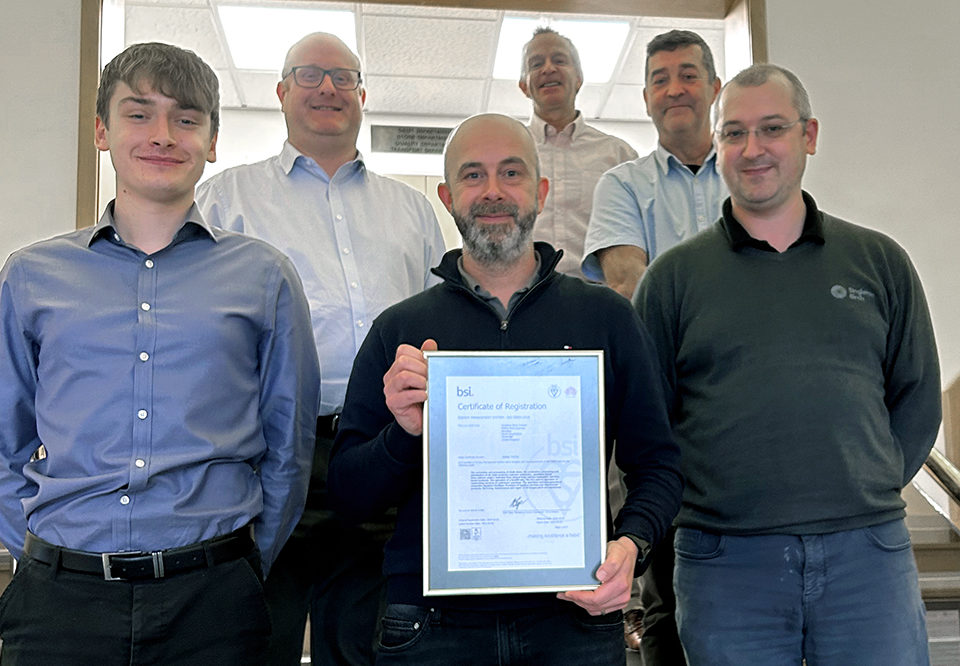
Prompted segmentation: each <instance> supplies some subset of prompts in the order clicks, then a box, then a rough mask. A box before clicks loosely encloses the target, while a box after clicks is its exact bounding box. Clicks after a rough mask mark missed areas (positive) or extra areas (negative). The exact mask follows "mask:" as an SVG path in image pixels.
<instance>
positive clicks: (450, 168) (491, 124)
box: [443, 113, 540, 183]
mask: <svg viewBox="0 0 960 666" xmlns="http://www.w3.org/2000/svg"><path fill="white" fill-rule="evenodd" d="M478 139H479V141H478ZM485 142H490V143H494V142H496V143H503V142H516V145H517V146H522V147H523V150H521V151H519V152H520V153H521V154H518V155H517V156H516V157H519V158H521V159H523V160H524V161H525V162H526V163H527V165H529V166H530V167H531V169H532V170H533V172H534V174H535V175H536V177H537V179H538V180H539V178H540V156H539V155H538V154H537V146H536V144H534V142H533V137H531V136H530V132H529V131H528V130H527V128H526V127H525V126H524V125H523V123H521V122H520V121H518V120H516V119H514V118H510V117H509V116H504V115H501V114H499V113H481V114H479V115H476V116H471V117H469V118H467V119H466V120H464V121H463V122H462V123H460V124H459V125H457V126H456V127H455V128H454V129H453V131H452V132H450V134H449V135H448V136H447V141H446V143H445V144H444V146H443V177H444V180H446V181H447V182H448V183H450V182H452V177H453V174H454V169H459V165H458V164H457V160H459V159H460V158H461V157H462V153H463V151H464V147H465V146H473V145H474V144H476V143H480V144H482V143H485Z"/></svg>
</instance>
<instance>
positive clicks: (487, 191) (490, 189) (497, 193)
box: [482, 176, 503, 201]
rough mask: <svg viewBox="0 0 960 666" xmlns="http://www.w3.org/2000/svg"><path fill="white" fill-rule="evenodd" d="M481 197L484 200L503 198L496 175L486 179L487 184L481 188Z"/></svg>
mask: <svg viewBox="0 0 960 666" xmlns="http://www.w3.org/2000/svg"><path fill="white" fill-rule="evenodd" d="M482 197H483V199H484V200H486V201H500V200H501V199H503V188H502V187H501V184H500V179H499V178H498V177H496V176H494V177H492V178H488V179H487V186H486V187H485V188H484V190H483V194H482Z"/></svg>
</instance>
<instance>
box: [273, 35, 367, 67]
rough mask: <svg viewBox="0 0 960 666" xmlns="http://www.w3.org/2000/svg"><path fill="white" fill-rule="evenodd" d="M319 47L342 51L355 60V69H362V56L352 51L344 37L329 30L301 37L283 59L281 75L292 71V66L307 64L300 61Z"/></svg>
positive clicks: (353, 64)
mask: <svg viewBox="0 0 960 666" xmlns="http://www.w3.org/2000/svg"><path fill="white" fill-rule="evenodd" d="M317 48H323V49H334V50H339V51H342V52H343V54H344V55H346V56H347V57H348V59H349V60H352V61H353V62H352V64H351V65H350V66H351V67H353V68H354V69H362V68H361V67H360V57H359V56H358V55H357V54H356V53H354V52H353V51H351V50H350V47H349V46H347V45H346V43H344V41H343V40H342V39H340V38H339V37H337V36H336V35H332V34H330V33H328V32H314V33H310V34H309V35H307V36H305V37H303V38H302V39H300V41H298V42H297V43H296V44H294V45H293V46H291V47H290V49H289V50H288V51H287V57H286V58H284V59H283V71H282V73H281V76H284V77H285V76H286V75H287V73H288V72H289V71H290V68H291V67H296V66H297V65H302V64H307V63H305V62H300V61H301V60H303V59H304V58H306V57H308V56H309V54H310V53H311V51H313V50H315V49H317Z"/></svg>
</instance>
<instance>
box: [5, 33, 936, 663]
mask: <svg viewBox="0 0 960 666" xmlns="http://www.w3.org/2000/svg"><path fill="white" fill-rule="evenodd" d="M582 83H583V75H582V71H581V69H580V64H579V56H578V54H577V51H576V49H575V47H574V46H573V44H572V43H571V42H570V41H569V40H568V39H566V38H564V37H563V36H561V35H559V34H557V33H556V32H554V31H552V30H538V31H537V32H536V33H535V34H534V36H533V38H532V39H531V40H530V41H529V42H528V43H527V44H526V45H525V47H524V50H523V68H522V74H521V79H520V84H519V85H520V88H521V90H522V91H523V92H524V93H525V94H526V95H527V96H528V97H530V99H531V100H532V104H533V110H534V114H533V118H532V119H531V121H530V123H529V126H524V125H523V124H522V123H520V122H518V121H516V120H513V119H511V118H507V117H505V116H501V115H497V114H483V115H480V116H474V117H472V118H469V119H467V120H466V121H464V122H463V123H461V124H460V125H459V126H458V127H457V128H455V129H454V130H453V131H452V132H451V135H450V137H449V138H448V140H447V145H446V147H445V150H444V182H443V183H442V184H441V185H440V187H439V191H438V194H439V196H440V199H441V201H442V202H443V204H444V206H445V207H446V208H447V210H448V211H449V212H450V214H451V215H452V216H453V218H454V221H455V222H456V224H457V228H458V230H459V231H460V233H461V236H462V238H463V247H462V249H455V250H451V251H449V252H446V253H444V248H443V241H442V238H441V235H440V232H439V228H438V225H437V220H436V218H435V216H434V213H433V212H432V208H431V206H430V204H429V203H428V202H427V201H426V199H425V198H424V197H423V196H422V195H420V194H419V193H416V192H415V191H413V190H412V189H410V188H408V187H406V186H404V185H402V184H399V183H397V182H395V181H392V180H390V179H387V178H383V177H381V176H378V175H377V174H374V173H372V172H370V171H369V170H368V169H367V168H366V166H365V163H364V161H363V157H362V155H361V154H360V153H359V152H358V151H357V147H356V143H357V136H358V133H359V130H360V125H361V116H362V109H363V104H364V101H365V98H366V90H365V89H364V87H363V80H362V72H361V66H360V61H359V59H358V57H357V56H356V54H354V53H353V52H351V51H350V49H349V48H347V47H346V46H345V45H344V44H343V43H342V42H341V41H340V40H339V39H337V38H335V37H333V36H331V35H326V34H313V35H308V36H307V37H305V38H303V39H302V40H301V41H299V42H298V43H297V44H295V45H294V46H293V47H291V49H290V51H289V52H288V54H287V57H286V60H285V62H284V66H283V71H282V72H281V80H280V82H279V83H278V85H277V95H278V97H279V99H280V101H281V105H282V109H283V114H284V117H285V120H286V124H287V130H288V134H287V141H286V142H285V144H284V146H283V150H282V151H281V153H280V154H279V155H278V156H276V157H273V158H270V159H268V160H265V161H263V162H260V163H258V164H253V165H248V166H242V167H236V168H234V169H229V170H227V171H225V172H223V173H221V174H218V175H217V176H215V177H213V178H211V179H210V180H208V181H207V182H205V183H204V184H203V185H201V186H200V188H199V189H197V190H196V192H195V187H196V184H197V182H198V181H199V179H200V175H201V173H202V170H203V166H204V162H206V161H211V162H212V161H213V160H214V159H215V156H216V151H215V149H216V141H217V130H218V120H219V109H218V107H219V101H218V93H217V80H216V76H215V75H214V74H213V72H212V71H211V70H210V68H209V67H208V66H207V65H206V64H204V63H203V62H202V61H201V60H200V59H199V58H197V57H196V56H195V55H194V54H192V53H190V52H187V51H183V50H181V49H178V48H176V47H172V46H168V45H162V44H139V45H135V46H132V47H130V48H128V49H127V50H126V51H124V52H123V53H122V54H120V55H119V56H117V57H116V58H115V59H114V60H113V61H111V62H110V64H108V65H107V67H106V68H105V69H104V72H103V76H102V79H101V84H100V90H99V93H98V104H97V123H96V142H97V146H98V147H99V148H100V149H101V150H104V151H109V152H110V156H111V159H112V160H113V163H114V166H115V168H116V172H117V196H116V199H115V200H114V201H113V202H111V204H110V205H108V207H107V209H106V210H105V212H104V214H103V216H102V217H101V219H100V222H99V223H98V224H97V225H96V226H94V227H93V228H92V229H83V230H79V231H76V232H73V233H70V234H66V235H64V236H60V237H57V238H54V239H51V240H48V241H42V242H40V243H37V244H35V245H32V246H30V247H28V248H25V249H23V250H20V251H18V252H16V253H14V254H13V255H11V257H10V258H9V259H8V260H7V262H6V263H5V265H4V267H3V269H2V272H0V326H2V336H3V337H2V341H0V461H2V466H0V492H2V495H3V497H4V501H3V502H2V503H0V516H2V519H0V541H2V542H3V543H4V544H5V545H6V546H7V547H8V548H9V549H10V551H11V552H12V553H13V554H14V555H15V557H17V559H18V560H19V566H18V569H17V573H16V575H15V577H14V579H13V581H12V582H11V584H10V585H9V586H8V588H7V590H6V591H5V592H4V594H3V596H2V598H0V637H2V640H3V646H2V657H3V660H4V663H5V664H6V663H10V664H18V663H21V664H35V663H178V664H179V663H184V664H186V663H197V664H200V663H237V664H241V663H250V664H260V663H270V664H292V663H299V659H300V651H301V647H302V643H303V632H304V624H305V621H306V617H307V614H308V613H309V616H310V619H311V656H312V659H313V661H314V663H323V664H365V663H372V662H373V661H374V660H376V661H377V663H382V664H447V663H478V664H486V663H490V664H541V663H550V664H553V663H556V664H563V663H570V664H581V663H590V664H622V663H623V662H624V644H623V640H624V630H623V627H624V623H623V613H622V609H624V608H625V607H626V606H627V604H628V602H629V600H630V596H631V588H632V584H633V580H634V577H635V576H636V575H638V574H640V573H642V572H645V571H648V572H649V573H645V574H644V580H643V585H642V589H643V595H642V601H643V607H644V609H645V611H644V612H645V617H644V619H643V628H644V631H645V635H644V639H643V642H642V644H641V645H642V648H643V658H644V660H645V663H646V664H648V665H649V664H677V663H683V662H684V659H686V660H687V661H688V662H689V663H691V664H770V663H800V662H801V661H802V660H803V659H806V661H807V663H811V664H814V663H816V664H848V663H876V664H885V663H889V664H924V663H927V661H928V659H929V658H928V656H927V643H926V629H925V621H924V609H923V604H922V601H921V600H920V596H919V589H918V583H917V572H916V567H915V565H914V564H913V560H912V553H911V550H910V541H909V535H908V534H907V532H906V528H905V527H904V522H903V516H904V504H903V501H902V500H901V498H900V491H901V490H902V488H903V486H904V485H905V484H906V483H908V482H909V480H910V478H911V477H912V476H913V474H914V473H915V472H916V471H917V469H918V468H919V467H920V465H921V464H922V462H923V460H924V459H925V457H926V454H927V452H928V451H929V449H930V447H931V446H932V443H933V440H934V437H935V435H936V432H937V428H938V425H939V420H940V380H939V371H938V362H937V356H936V347H935V342H934V340H933V334H932V328H931V324H930V320H929V314H928V312H927V307H926V303H925V301H924V297H923V292H922V289H921V286H920V283H919V280H918V278H917V276H916V273H915V271H914V270H913V268H912V266H911V264H910V262H909V259H908V258H907V256H906V254H905V253H904V251H903V250H902V249H901V248H900V247H899V246H897V245H896V244H895V243H894V242H893V241H891V240H890V239H888V238H887V237H885V236H883V235H881V234H879V233H876V232H873V231H868V230H866V229H864V228H861V227H857V226H855V225H853V224H850V223H848V222H844V221H842V220H839V219H837V218H835V217H833V216H831V215H828V214H826V213H823V212H821V211H819V209H818V208H817V206H816V203H815V202H814V200H813V198H812V197H811V196H810V195H809V194H808V193H806V192H804V191H803V190H802V189H801V180H802V175H803V171H804V166H805V163H806V158H807V155H812V154H813V153H814V152H815V149H816V142H817V135H818V130H819V123H818V121H817V120H816V119H815V118H814V117H813V114H812V110H811V108H810V102H809V99H808V97H807V94H806V91H805V90H804V88H803V85H802V84H801V83H800V81H799V80H797V78H796V77H795V76H794V75H793V74H792V73H790V72H789V71H787V70H785V69H783V68H780V67H776V66H773V65H755V66H753V67H750V68H748V69H747V70H745V71H743V72H741V73H740V74H738V75H737V76H736V77H734V78H733V79H732V80H731V81H730V82H728V83H727V84H726V86H724V87H723V88H722V89H721V82H720V80H719V78H718V77H717V74H716V71H715V67H714V65H713V59H712V56H711V54H710V50H709V48H708V46H707V45H706V44H705V43H704V42H703V40H702V39H700V38H699V37H698V36H697V35H695V34H694V33H691V32H687V31H670V32H668V33H665V34H664V35H660V36H658V37H657V38H655V39H654V40H652V41H651V42H650V44H649V45H648V48H647V64H646V86H645V89H644V100H645V102H646V106H647V111H648V113H649V115H650V117H651V119H652V120H653V123H654V125H655V126H656V128H657V131H658V137H659V143H658V146H657V148H656V150H654V152H653V153H651V154H650V155H648V156H645V157H642V158H639V159H638V158H636V153H634V152H633V150H632V149H631V148H630V147H629V146H628V145H627V144H625V143H624V142H623V141H621V140H620V139H616V138H614V137H611V136H608V135H605V134H603V133H601V132H599V131H598V130H596V129H595V128H592V127H590V126H589V125H587V124H586V123H584V119H583V117H582V116H581V114H580V113H579V112H578V111H577V110H576V105H575V99H576V94H577V91H578V90H579V88H580V86H581V85H582ZM718 95H719V99H718V100H717V97H718ZM715 100H717V104H716V119H715V123H714V124H713V125H711V121H710V109H711V106H712V105H713V104H714V102H715ZM617 165H619V166H617ZM594 184H595V188H594ZM237 232H241V233H237ZM255 239H256V240H255ZM544 241H547V242H544ZM682 241H685V242H682ZM554 246H557V247H554ZM674 246H676V247H674ZM641 277H642V279H641ZM590 280H593V281H596V282H604V283H606V285H607V286H604V285H601V284H591V283H590ZM638 282H639V286H638ZM618 292H619V295H618ZM624 297H626V298H624ZM631 300H632V303H631ZM436 349H441V350H465V351H473V350H562V349H572V350H598V349H599V350H603V351H604V356H603V358H604V373H603V379H604V393H605V396H606V400H605V403H604V410H605V413H604V420H603V423H604V426H605V432H604V437H605V440H606V443H607V452H608V456H607V457H608V460H607V463H608V464H610V463H612V462H615V463H616V467H617V468H618V469H619V470H620V473H621V475H622V486H623V497H622V498H621V499H620V501H619V502H618V503H617V504H618V506H617V507H616V508H615V509H612V510H609V511H608V516H607V520H608V524H609V527H608V534H610V535H611V538H610V541H609V543H608V544H607V548H606V555H605V558H604V560H603V562H602V564H601V565H600V567H599V568H598V570H597V571H596V578H597V581H598V583H599V585H598V587H596V588H595V589H593V590H587V591H584V590H579V591H566V592H560V593H557V594H550V593H525V594H510V595H502V594H501V595H459V596H445V597H426V598H425V597H424V593H423V574H422V570H421V566H422V562H423V550H422V549H423V524H424V521H423V515H422V512H423V502H422V485H421V478H422V472H423V444H422V434H423V430H422V428H423V418H424V401H425V398H426V386H427V376H426V362H425V359H424V356H423V352H424V351H428V350H436ZM321 369H322V372H321ZM304 506H306V508H305V509H304ZM678 512H679V513H678ZM301 514H302V515H301ZM674 524H675V526H673V525H674ZM674 532H675V535H674ZM673 544H675V546H676V558H675V559H676V564H675V570H674V554H673V549H672V548H671V545H673ZM648 565H650V566H649V567H648ZM674 591H675V592H676V598H677V601H676V602H674V599H673V597H674ZM674 618H676V623H674ZM681 644H682V647H681Z"/></svg>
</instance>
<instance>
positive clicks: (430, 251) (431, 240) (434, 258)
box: [422, 197, 446, 289]
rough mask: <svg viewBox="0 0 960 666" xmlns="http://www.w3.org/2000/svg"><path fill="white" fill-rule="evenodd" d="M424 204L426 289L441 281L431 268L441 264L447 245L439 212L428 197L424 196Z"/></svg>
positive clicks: (424, 281)
mask: <svg viewBox="0 0 960 666" xmlns="http://www.w3.org/2000/svg"><path fill="white" fill-rule="evenodd" d="M422 205H423V214H422V219H423V226H424V234H423V239H424V240H423V242H424V245H425V247H424V252H425V255H426V258H427V261H426V269H427V272H426V274H425V275H424V277H423V288H424V289H426V288H428V287H432V286H433V285H435V284H438V283H439V282H440V281H441V280H440V278H439V277H438V276H436V275H434V274H433V273H432V272H431V270H430V269H431V268H433V267H435V266H438V265H440V260H441V259H442V258H443V253H444V252H446V245H445V243H444V241H443V232H442V231H441V230H440V222H439V221H438V220H437V214H436V213H435V212H434V210H433V206H432V205H430V201H429V200H427V198H426V197H423V203H422Z"/></svg>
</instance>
